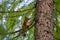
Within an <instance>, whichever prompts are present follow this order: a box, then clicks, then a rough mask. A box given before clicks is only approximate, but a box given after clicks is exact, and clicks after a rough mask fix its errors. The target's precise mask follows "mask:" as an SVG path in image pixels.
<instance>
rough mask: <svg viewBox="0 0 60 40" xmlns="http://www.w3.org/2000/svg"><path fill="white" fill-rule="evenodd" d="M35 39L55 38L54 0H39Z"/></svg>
mask: <svg viewBox="0 0 60 40" xmlns="http://www.w3.org/2000/svg"><path fill="white" fill-rule="evenodd" d="M36 10H37V13H36V17H35V22H36V27H35V40H53V0H37V5H36Z"/></svg>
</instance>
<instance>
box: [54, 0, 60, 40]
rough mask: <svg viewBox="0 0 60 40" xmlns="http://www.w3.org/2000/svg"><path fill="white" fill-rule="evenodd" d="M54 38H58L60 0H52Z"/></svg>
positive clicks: (56, 39) (59, 29)
mask: <svg viewBox="0 0 60 40" xmlns="http://www.w3.org/2000/svg"><path fill="white" fill-rule="evenodd" d="M54 40H60V0H54Z"/></svg>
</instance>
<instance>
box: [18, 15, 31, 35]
mask: <svg viewBox="0 0 60 40" xmlns="http://www.w3.org/2000/svg"><path fill="white" fill-rule="evenodd" d="M31 23H32V22H31V20H30V19H29V18H28V17H26V16H25V20H24V22H23V24H22V31H20V33H19V34H20V35H22V36H26V33H25V30H26V29H27V28H28V27H29V26H30V25H31Z"/></svg>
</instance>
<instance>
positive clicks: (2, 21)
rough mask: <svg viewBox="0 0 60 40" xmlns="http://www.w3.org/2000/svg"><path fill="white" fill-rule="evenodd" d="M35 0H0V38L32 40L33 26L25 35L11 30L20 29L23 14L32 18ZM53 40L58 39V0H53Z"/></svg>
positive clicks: (59, 1) (6, 39) (59, 16)
mask: <svg viewBox="0 0 60 40" xmlns="http://www.w3.org/2000/svg"><path fill="white" fill-rule="evenodd" d="M35 4H36V0H0V40H34V26H32V28H31V29H29V30H28V31H27V32H26V34H27V35H26V36H25V37H23V36H19V37H16V38H14V37H15V36H17V35H18V34H19V32H17V33H13V34H11V32H14V31H17V30H20V29H21V28H22V24H23V22H24V19H25V16H27V17H29V18H30V20H31V21H32V20H33V19H34V16H35V13H36V10H35ZM54 40H60V0H54Z"/></svg>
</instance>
